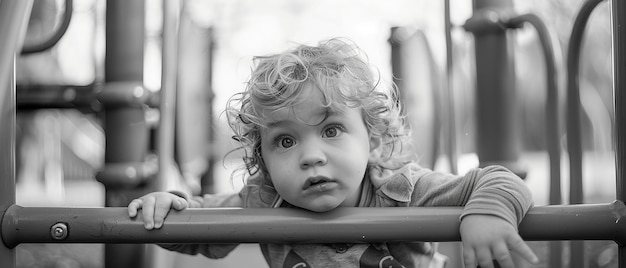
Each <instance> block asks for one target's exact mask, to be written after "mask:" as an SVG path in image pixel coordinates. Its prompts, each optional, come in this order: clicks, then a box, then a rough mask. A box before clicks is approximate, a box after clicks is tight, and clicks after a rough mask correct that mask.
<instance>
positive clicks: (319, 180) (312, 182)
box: [302, 176, 334, 191]
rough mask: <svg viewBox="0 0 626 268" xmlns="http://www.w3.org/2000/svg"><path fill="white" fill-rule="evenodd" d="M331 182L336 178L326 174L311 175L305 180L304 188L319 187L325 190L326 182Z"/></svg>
mask: <svg viewBox="0 0 626 268" xmlns="http://www.w3.org/2000/svg"><path fill="white" fill-rule="evenodd" d="M329 182H334V180H332V179H330V178H327V177H324V176H315V177H309V178H308V179H307V180H306V181H305V182H304V185H303V186H302V190H306V189H309V188H313V187H317V188H319V189H320V191H321V190H323V189H324V188H325V187H324V185H325V184H326V183H329Z"/></svg>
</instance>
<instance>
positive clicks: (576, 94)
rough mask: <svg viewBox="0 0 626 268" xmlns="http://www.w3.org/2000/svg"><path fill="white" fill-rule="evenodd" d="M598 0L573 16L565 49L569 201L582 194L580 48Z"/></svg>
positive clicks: (580, 261) (577, 254)
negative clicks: (570, 31)
mask: <svg viewBox="0 0 626 268" xmlns="http://www.w3.org/2000/svg"><path fill="white" fill-rule="evenodd" d="M600 2H602V0H587V1H585V2H584V3H583V6H582V7H581V9H580V11H579V12H578V14H577V15H576V18H575V19H574V25H573V26H572V33H571V36H570V40H569V45H568V50H567V150H568V153H569V172H570V192H569V199H570V204H582V203H583V202H584V198H583V170H582V162H583V149H582V128H581V122H580V118H581V110H580V109H581V104H580V91H579V80H578V78H579V72H580V51H581V48H582V42H583V36H584V33H585V28H586V26H587V21H588V20H589V17H590V15H591V12H592V11H593V10H594V9H595V7H596V6H597V5H598V4H599V3H600ZM570 245H571V246H570V265H571V266H572V267H584V264H585V250H584V242H583V241H572V242H571V243H570Z"/></svg>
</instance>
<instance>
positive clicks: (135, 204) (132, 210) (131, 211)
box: [128, 199, 143, 218]
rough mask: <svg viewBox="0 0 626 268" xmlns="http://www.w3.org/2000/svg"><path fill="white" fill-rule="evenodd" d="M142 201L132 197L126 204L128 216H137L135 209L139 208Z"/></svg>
mask: <svg viewBox="0 0 626 268" xmlns="http://www.w3.org/2000/svg"><path fill="white" fill-rule="evenodd" d="M142 204H143V201H142V200H141V199H134V200H133V201H131V202H130V204H128V216H129V217H131V218H134V217H135V216H137V210H139V209H140V208H141V206H142Z"/></svg>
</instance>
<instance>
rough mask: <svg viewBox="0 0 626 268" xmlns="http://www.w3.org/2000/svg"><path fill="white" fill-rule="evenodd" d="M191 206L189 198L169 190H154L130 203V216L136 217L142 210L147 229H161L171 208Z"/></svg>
mask: <svg viewBox="0 0 626 268" xmlns="http://www.w3.org/2000/svg"><path fill="white" fill-rule="evenodd" d="M188 206H189V204H188V203H187V200H185V199H184V198H182V197H179V196H177V195H175V194H172V193H168V192H154V193H149V194H146V195H144V196H142V197H140V198H137V199H134V200H133V201H131V202H130V204H128V216H130V217H131V218H134V217H136V216H137V213H138V211H139V210H141V216H142V219H143V224H144V226H145V227H146V229H147V230H152V229H159V228H161V226H163V220H164V219H165V217H166V216H167V213H169V212H170V209H171V208H173V209H175V210H183V209H186V208H187V207H188Z"/></svg>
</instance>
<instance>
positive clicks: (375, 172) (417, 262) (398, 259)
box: [161, 163, 532, 268]
mask: <svg viewBox="0 0 626 268" xmlns="http://www.w3.org/2000/svg"><path fill="white" fill-rule="evenodd" d="M263 181H264V179H263V178H261V177H259V176H253V177H251V178H250V179H249V181H248V183H247V184H246V185H245V186H244V187H243V188H242V190H241V191H240V192H239V193H232V194H216V195H205V196H202V197H193V198H189V199H188V201H189V203H190V207H192V208H200V207H202V208H210V207H244V208H271V207H279V206H289V204H286V203H284V202H282V203H281V201H280V200H281V199H280V198H279V196H278V193H277V192H276V191H275V190H274V188H273V187H271V186H270V185H267V184H264V183H263ZM358 206H359V207H436V206H463V207H464V208H463V212H462V214H461V216H460V218H461V219H462V218H463V217H464V216H467V215H471V214H487V215H494V216H497V217H500V218H502V219H504V220H506V221H507V222H509V223H511V225H513V226H515V227H517V225H518V224H519V223H520V222H521V220H522V218H523V217H524V215H525V214H526V212H527V211H528V210H529V209H530V208H531V207H532V197H531V194H530V191H529V190H528V188H527V187H526V185H525V184H524V182H523V181H522V180H521V179H520V178H519V177H518V176H516V175H515V174H513V173H512V172H510V171H509V170H507V169H506V168H504V167H500V166H489V167H485V168H476V169H473V170H470V171H469V172H468V173H467V174H466V175H465V176H456V175H451V174H447V173H440V172H435V171H432V170H429V169H426V168H422V167H420V166H419V165H417V164H415V163H409V164H406V165H404V166H402V167H401V168H398V169H384V168H381V167H379V166H376V167H370V168H368V171H367V172H366V174H365V178H364V180H363V187H362V192H361V197H360V201H359V205H358ZM459 220H460V219H459ZM161 246H162V247H164V248H166V249H169V250H174V251H178V252H182V253H187V254H198V253H200V254H203V255H205V256H207V257H209V258H222V257H225V256H226V255H227V254H228V253H229V252H231V251H232V250H233V249H234V248H235V247H236V246H237V245H223V244H220V245H213V244H168V245H161ZM260 247H261V252H262V253H263V256H264V257H265V259H266V261H267V263H268V264H269V266H270V267H280V268H283V267H289V268H291V267H428V268H430V267H442V266H443V262H445V260H443V259H442V258H441V255H440V254H438V253H437V252H436V246H435V244H433V243H429V242H410V243H401V242H394V243H376V244H341V243H339V244H261V245H260Z"/></svg>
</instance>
